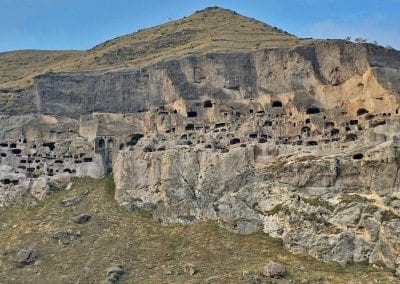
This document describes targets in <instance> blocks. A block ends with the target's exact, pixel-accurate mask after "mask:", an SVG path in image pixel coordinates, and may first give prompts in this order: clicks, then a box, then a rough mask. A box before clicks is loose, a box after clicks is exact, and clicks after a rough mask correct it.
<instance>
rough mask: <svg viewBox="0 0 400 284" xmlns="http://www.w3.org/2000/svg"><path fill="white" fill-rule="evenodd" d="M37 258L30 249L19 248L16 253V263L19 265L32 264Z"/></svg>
mask: <svg viewBox="0 0 400 284" xmlns="http://www.w3.org/2000/svg"><path fill="white" fill-rule="evenodd" d="M37 258H38V255H37V253H36V252H35V251H34V250H32V249H21V250H19V251H18V253H17V263H18V264H20V265H29V264H32V263H34V262H35V261H36V260H37Z"/></svg>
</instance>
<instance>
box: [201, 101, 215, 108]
mask: <svg viewBox="0 0 400 284" xmlns="http://www.w3.org/2000/svg"><path fill="white" fill-rule="evenodd" d="M212 106H213V105H212V102H211V101H210V100H206V101H204V103H203V107H204V108H210V107H212Z"/></svg>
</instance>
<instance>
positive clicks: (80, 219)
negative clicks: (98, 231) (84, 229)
mask: <svg viewBox="0 0 400 284" xmlns="http://www.w3.org/2000/svg"><path fill="white" fill-rule="evenodd" d="M91 218H92V216H90V215H88V214H79V215H77V216H75V217H73V218H72V221H74V222H75V223H77V224H85V223H87V222H89V221H90V219H91Z"/></svg>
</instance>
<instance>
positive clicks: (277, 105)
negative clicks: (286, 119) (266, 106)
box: [272, 101, 282, 107]
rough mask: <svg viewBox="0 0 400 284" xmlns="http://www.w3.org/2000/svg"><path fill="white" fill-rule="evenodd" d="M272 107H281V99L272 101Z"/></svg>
mask: <svg viewBox="0 0 400 284" xmlns="http://www.w3.org/2000/svg"><path fill="white" fill-rule="evenodd" d="M272 107H282V102H281V101H273V102H272Z"/></svg>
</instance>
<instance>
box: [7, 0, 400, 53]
mask: <svg viewBox="0 0 400 284" xmlns="http://www.w3.org/2000/svg"><path fill="white" fill-rule="evenodd" d="M209 6H220V7H224V8H228V9H231V10H235V11H236V12H238V13H239V14H242V15H245V16H249V17H253V18H256V19H258V20H260V21H262V22H265V23H267V24H270V25H272V26H277V27H280V28H281V29H283V30H286V31H288V32H290V33H292V34H295V35H297V36H299V37H316V38H344V37H346V36H351V37H352V38H355V37H364V38H367V39H368V40H369V41H374V40H376V41H378V42H379V43H380V44H382V45H391V46H393V47H395V48H397V49H400V0H346V1H345V0H220V1H217V0H215V1H212V0H0V39H1V40H0V51H7V50H15V49H88V48H91V47H93V46H94V45H96V44H99V43H101V42H103V41H105V40H108V39H111V38H115V37H117V36H120V35H124V34H128V33H131V32H134V31H137V30H138V29H142V28H146V27H151V26H154V25H158V24H161V23H164V22H167V21H168V20H170V19H179V18H182V17H184V16H189V15H190V14H192V13H193V12H195V11H196V10H200V9H203V8H205V7H209Z"/></svg>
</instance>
